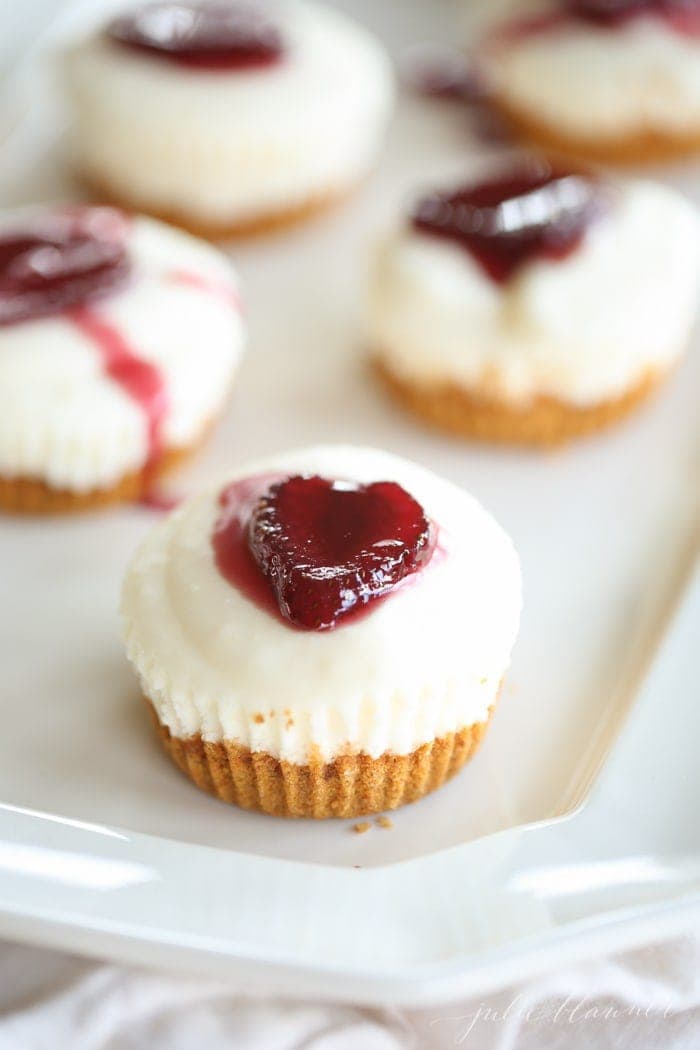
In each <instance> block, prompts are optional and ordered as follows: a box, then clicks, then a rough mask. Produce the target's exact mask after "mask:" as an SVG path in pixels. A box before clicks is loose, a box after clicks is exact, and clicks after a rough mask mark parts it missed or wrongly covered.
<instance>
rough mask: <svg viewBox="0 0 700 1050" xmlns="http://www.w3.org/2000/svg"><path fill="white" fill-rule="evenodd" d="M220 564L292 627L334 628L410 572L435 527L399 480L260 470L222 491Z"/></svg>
mask: <svg viewBox="0 0 700 1050" xmlns="http://www.w3.org/2000/svg"><path fill="white" fill-rule="evenodd" d="M220 503H221V507H222V513H221V516H220V518H219V520H218V521H217V523H216V526H215V528H214V533H213V536H212V544H213V548H214V555H215V559H216V564H217V567H218V569H219V572H220V573H221V574H222V576H223V577H224V578H225V579H226V580H228V581H229V583H231V584H232V585H233V586H234V587H236V588H237V589H238V590H239V591H241V593H243V594H244V595H245V596H246V597H247V598H248V599H249V600H250V601H252V602H254V603H255V604H256V605H258V606H259V607H260V608H262V609H264V610H265V611H266V612H268V613H270V614H271V615H274V616H276V617H277V618H278V619H281V620H282V621H283V622H284V623H286V624H287V625H288V626H292V627H297V628H299V629H302V630H330V629H332V628H335V627H337V626H338V625H339V624H343V623H347V622H349V621H350V620H352V619H355V618H356V617H357V616H359V615H362V614H364V613H366V612H367V611H368V610H369V608H370V607H371V605H372V603H374V602H376V601H378V600H381V599H383V598H386V597H387V596H388V595H389V594H390V593H393V592H394V591H395V590H396V589H397V587H399V586H402V585H404V584H406V583H407V582H409V581H410V580H411V579H415V576H416V574H417V572H418V570H420V569H422V568H424V567H425V566H426V565H427V564H428V562H429V561H430V560H431V557H432V556H433V552H434V550H435V539H436V530H435V528H434V526H432V525H431V523H430V522H429V521H428V519H427V518H426V517H425V514H424V512H423V510H422V508H421V507H420V505H419V504H418V503H417V502H416V501H415V500H414V499H413V497H412V496H410V495H409V494H408V493H407V492H406V491H405V490H404V489H403V488H401V486H400V485H397V484H396V483H394V482H378V483H375V484H373V485H366V486H364V485H356V484H354V483H351V482H343V481H331V480H329V479H326V478H320V477H317V476H300V475H297V476H293V477H284V476H279V475H269V474H268V475H261V476H258V477H253V478H246V479H244V480H242V481H237V482H234V483H233V484H232V485H230V486H228V487H227V488H226V489H225V490H224V491H223V492H222V494H221V498H220Z"/></svg>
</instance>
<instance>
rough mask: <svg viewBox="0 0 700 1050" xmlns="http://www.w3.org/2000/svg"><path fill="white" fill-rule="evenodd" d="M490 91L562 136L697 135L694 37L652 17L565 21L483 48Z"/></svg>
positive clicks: (699, 91) (698, 47)
mask: <svg viewBox="0 0 700 1050" xmlns="http://www.w3.org/2000/svg"><path fill="white" fill-rule="evenodd" d="M486 55H487V57H489V58H490V59H491V62H490V72H491V76H492V78H493V84H494V88H495V91H496V95H497V96H498V97H500V98H502V99H503V100H504V102H505V103H506V104H507V105H508V106H510V107H512V108H513V109H514V110H515V111H516V112H519V113H525V114H528V115H530V116H531V117H532V119H533V120H535V121H537V123H538V124H540V125H546V126H547V127H549V128H551V129H552V130H555V131H559V132H560V133H562V134H564V135H576V136H579V137H581V138H584V139H587V138H590V139H596V140H601V139H603V140H611V139H612V140H617V139H620V138H622V139H624V137H625V136H627V135H628V136H630V137H633V136H635V135H639V134H644V133H645V132H652V133H653V132H654V131H659V132H662V133H663V134H666V135H678V136H679V137H684V136H693V135H700V39H698V38H692V37H689V36H683V35H682V34H681V33H678V32H674V31H673V30H672V29H670V28H669V27H667V26H665V25H664V24H663V22H662V21H661V20H659V19H653V18H641V19H635V20H631V21H630V22H629V23H628V24H626V25H624V26H621V27H618V28H616V29H606V28H600V27H596V26H590V25H585V24H582V23H573V22H572V23H570V24H567V25H562V26H561V27H556V28H555V29H552V30H549V31H543V32H541V33H533V34H532V35H531V36H524V37H521V38H519V39H515V40H511V41H506V42H501V43H497V44H495V45H494V46H493V48H492V49H488V50H487V52H486Z"/></svg>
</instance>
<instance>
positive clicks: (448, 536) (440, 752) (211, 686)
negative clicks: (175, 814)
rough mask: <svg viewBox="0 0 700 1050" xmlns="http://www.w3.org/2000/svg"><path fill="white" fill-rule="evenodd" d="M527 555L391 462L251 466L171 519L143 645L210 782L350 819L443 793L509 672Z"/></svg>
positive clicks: (328, 451)
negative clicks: (520, 557) (438, 790)
mask: <svg viewBox="0 0 700 1050" xmlns="http://www.w3.org/2000/svg"><path fill="white" fill-rule="evenodd" d="M520 606H521V585H520V570H519V565H518V559H517V556H516V554H515V551H514V549H513V546H512V544H511V542H510V540H509V539H508V537H507V536H506V534H505V533H504V532H503V530H502V529H501V528H500V527H499V526H498V525H497V524H496V523H495V522H494V521H493V519H492V518H491V517H490V516H489V515H488V514H487V512H486V511H485V510H484V509H483V508H482V507H481V506H480V505H479V504H478V503H477V501H476V500H475V499H473V497H471V496H469V495H468V494H467V493H466V492H464V491H462V490H461V489H459V488H457V487H456V486H455V485H453V484H451V483H449V482H447V481H444V480H441V479H440V478H438V477H436V476H435V475H434V474H432V473H430V472H429V471H426V470H424V469H422V468H420V467H417V466H415V465H413V464H411V463H408V462H406V461H404V460H401V459H398V458H396V457H394V456H391V455H389V454H387V453H384V452H379V451H375V450H371V449H364V448H355V447H333V446H329V447H321V448H315V449H306V450H303V451H297V452H293V453H289V454H286V455H281V456H278V457H275V458H273V459H270V460H266V461H264V462H262V463H256V464H252V465H250V466H248V467H245V468H241V469H240V470H239V471H237V472H236V473H235V474H234V475H233V476H232V477H231V478H230V479H229V480H228V481H227V483H226V484H223V485H219V486H217V487H216V488H213V489H211V490H210V491H208V492H205V493H204V494H203V495H201V496H199V497H197V498H196V499H194V500H192V501H191V502H189V503H187V504H185V505H184V506H182V507H181V508H180V509H179V510H177V511H176V512H175V513H174V514H172V515H171V516H170V517H168V518H167V519H165V520H163V521H161V522H160V523H159V524H158V525H157V526H156V528H155V529H154V530H153V531H152V532H151V534H150V535H149V536H148V537H147V538H146V540H145V542H144V543H143V545H142V546H141V548H140V549H139V551H138V552H137V553H136V555H135V557H134V559H133V561H132V563H131V566H130V568H129V570H128V572H127V576H126V580H125V583H124V588H123V594H122V619H123V625H124V636H125V640H126V646H127V653H128V656H129V659H130V661H131V663H132V664H133V666H134V668H135V669H136V672H137V674H138V676H139V679H140V683H141V688H142V691H143V693H144V696H145V697H146V700H147V702H148V705H149V707H150V708H151V711H152V713H153V716H154V719H155V723H156V727H157V729H158V733H159V735H160V738H161V740H162V742H163V744H164V746H165V749H166V751H167V752H168V754H169V755H170V757H171V758H172V759H173V760H174V762H175V763H176V764H177V765H178V766H179V767H180V769H181V770H182V771H183V772H184V773H185V774H187V775H188V776H189V777H190V778H191V779H192V780H193V781H194V782H195V784H197V786H198V787H200V788H202V789H204V790H205V791H208V792H211V793H212V794H214V795H217V796H218V797H219V798H221V799H223V800H224V801H226V802H232V803H235V804H236V805H238V806H242V807H244V808H246V809H258V810H262V811H264V812H266V813H271V814H276V815H279V816H293V817H297V816H309V817H332V816H335V817H353V816H357V815H360V814H366V813H373V812H378V811H381V810H385V809H393V808H395V807H397V806H400V805H403V804H404V803H407V802H413V801H415V800H416V799H419V798H421V797H422V796H423V795H424V794H426V793H427V792H429V791H432V790H434V789H435V788H437V787H439V786H440V785H441V784H442V783H443V782H444V781H445V780H447V779H448V777H450V776H452V775H453V774H454V773H456V772H457V770H458V769H460V767H461V766H462V765H463V764H464V762H465V761H466V760H467V759H468V758H469V757H470V756H471V755H472V754H473V753H474V751H475V749H476V747H477V745H478V743H479V742H480V740H481V738H482V737H483V735H484V732H485V731H486V728H487V725H488V722H489V719H490V717H491V713H492V711H493V708H494V705H495V703H496V699H497V696H498V692H499V688H500V684H501V681H502V678H503V676H504V674H505V672H506V670H507V668H508V664H509V661H510V653H511V648H512V646H513V643H514V640H515V636H516V632H517V629H518V621H519V616H520Z"/></svg>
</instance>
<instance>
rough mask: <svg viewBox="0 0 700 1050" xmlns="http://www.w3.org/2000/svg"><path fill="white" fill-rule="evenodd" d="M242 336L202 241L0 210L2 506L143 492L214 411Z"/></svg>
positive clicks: (87, 213) (51, 211)
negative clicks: (1, 211) (0, 211)
mask: <svg viewBox="0 0 700 1050" xmlns="http://www.w3.org/2000/svg"><path fill="white" fill-rule="evenodd" d="M243 341H244V326H243V321H242V319H241V311H240V303H239V298H238V291H237V286H236V279H235V275H234V273H233V271H232V268H231V266H230V265H229V263H228V261H227V260H226V259H225V258H224V256H223V255H220V254H219V253H218V252H216V251H215V250H214V249H213V248H211V247H210V246H209V245H206V244H203V243H201V242H199V241H196V240H194V239H193V238H191V237H189V236H188V235H187V234H184V233H182V232H180V231H178V230H174V229H171V228H169V227H167V226H164V225H162V224H160V223H157V222H154V221H153V220H152V219H144V218H140V217H137V216H134V217H128V216H126V215H125V214H124V213H122V212H118V211H115V210H114V209H111V208H86V207H77V206H74V205H66V206H52V207H35V208H29V209H20V210H17V211H7V212H4V213H0V508H2V509H4V510H9V511H19V512H21V511H26V512H36V513H43V512H54V511H72V510H80V509H84V508H90V507H94V506H99V505H101V504H105V503H110V502H114V501H117V500H123V499H138V498H140V497H142V496H144V495H145V494H147V492H148V491H149V490H150V488H151V486H152V484H153V482H154V481H155V480H156V479H157V477H158V476H159V475H160V474H161V473H162V472H163V470H164V469H166V467H168V466H171V465H172V464H173V463H174V462H175V461H177V460H178V459H180V458H181V457H182V456H183V455H184V454H186V453H187V452H189V451H190V450H191V449H192V448H193V447H194V446H196V445H197V444H198V443H199V442H200V441H201V440H202V439H203V437H204V435H205V433H206V431H207V430H208V428H209V427H210V426H211V425H212V424H213V422H214V421H215V420H216V418H217V416H219V414H220V413H221V411H222V409H223V407H224V405H225V402H226V399H227V396H228V393H229V390H230V388H231V385H232V382H233V379H234V375H235V372H236V368H237V365H238V361H239V358H240V355H241V352H242V348H243Z"/></svg>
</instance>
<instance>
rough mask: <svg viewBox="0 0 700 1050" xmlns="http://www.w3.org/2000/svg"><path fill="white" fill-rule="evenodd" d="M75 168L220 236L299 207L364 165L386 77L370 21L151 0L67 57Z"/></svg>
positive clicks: (353, 180)
mask: <svg viewBox="0 0 700 1050" xmlns="http://www.w3.org/2000/svg"><path fill="white" fill-rule="evenodd" d="M64 72H65V81H66V88H67V93H68V97H69V101H70V104H71V108H72V111H73V116H74V129H73V144H74V154H75V163H76V166H77V169H78V171H79V172H80V173H81V175H82V177H83V178H84V179H85V180H86V181H87V182H88V183H89V184H91V185H92V186H93V187H95V188H96V190H97V191H98V192H99V193H100V194H101V196H102V197H103V198H106V199H110V200H114V201H116V202H117V203H120V204H128V205H129V206H133V207H135V208H137V209H139V210H140V211H145V212H149V213H151V214H154V215H157V216H158V217H161V218H166V219H168V220H170V221H173V222H176V223H177V224H178V225H183V226H186V227H188V228H190V229H192V230H193V231H194V232H196V233H201V234H203V235H207V236H212V237H225V236H229V235H231V236H232V235H235V234H239V233H247V232H251V231H257V230H259V229H265V228H268V227H270V226H275V225H278V224H280V223H283V222H286V221H288V220H290V219H294V218H299V217H301V216H305V215H307V214H308V213H311V212H313V211H315V210H316V209H318V208H319V207H320V206H322V205H324V204H326V203H327V202H330V201H333V200H335V199H337V198H339V197H341V196H344V195H345V194H346V193H348V192H349V191H350V190H351V189H352V188H353V187H354V186H355V185H356V184H357V183H358V182H359V181H360V180H361V179H362V178H363V177H364V176H365V175H366V174H367V172H368V171H369V170H370V168H371V167H372V165H373V163H374V160H375V157H376V154H377V152H378V150H379V147H380V145H381V141H382V138H383V135H384V131H385V127H386V124H387V121H388V118H389V114H390V110H391V106H392V97H393V80H392V74H391V69H390V64H389V60H388V58H387V57H386V55H385V53H384V51H383V49H382V47H381V46H380V44H379V43H378V42H376V41H375V40H374V38H373V37H372V36H371V34H370V33H368V32H367V31H366V30H365V29H363V28H362V27H361V26H358V25H356V24H355V23H354V22H353V21H352V20H351V19H349V18H346V17H345V16H344V15H342V14H341V13H340V12H337V11H334V10H332V9H331V8H329V7H327V6H326V5H324V4H316V3H313V2H307V0H298V2H297V0H271V2H270V3H261V4H255V3H252V2H249V0H230V2H226V0H157V2H156V3H153V4H142V5H140V6H136V7H132V8H130V9H126V10H125V11H123V12H122V13H121V14H118V15H117V16H116V17H115V18H113V19H112V20H111V21H109V22H108V23H106V24H103V25H99V26H97V27H96V29H95V30H94V31H93V32H92V33H90V34H88V36H87V37H85V38H84V39H83V40H80V41H78V42H77V43H76V44H75V45H73V46H72V47H71V48H70V49H69V50H68V53H67V54H66V57H65V63H64Z"/></svg>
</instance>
